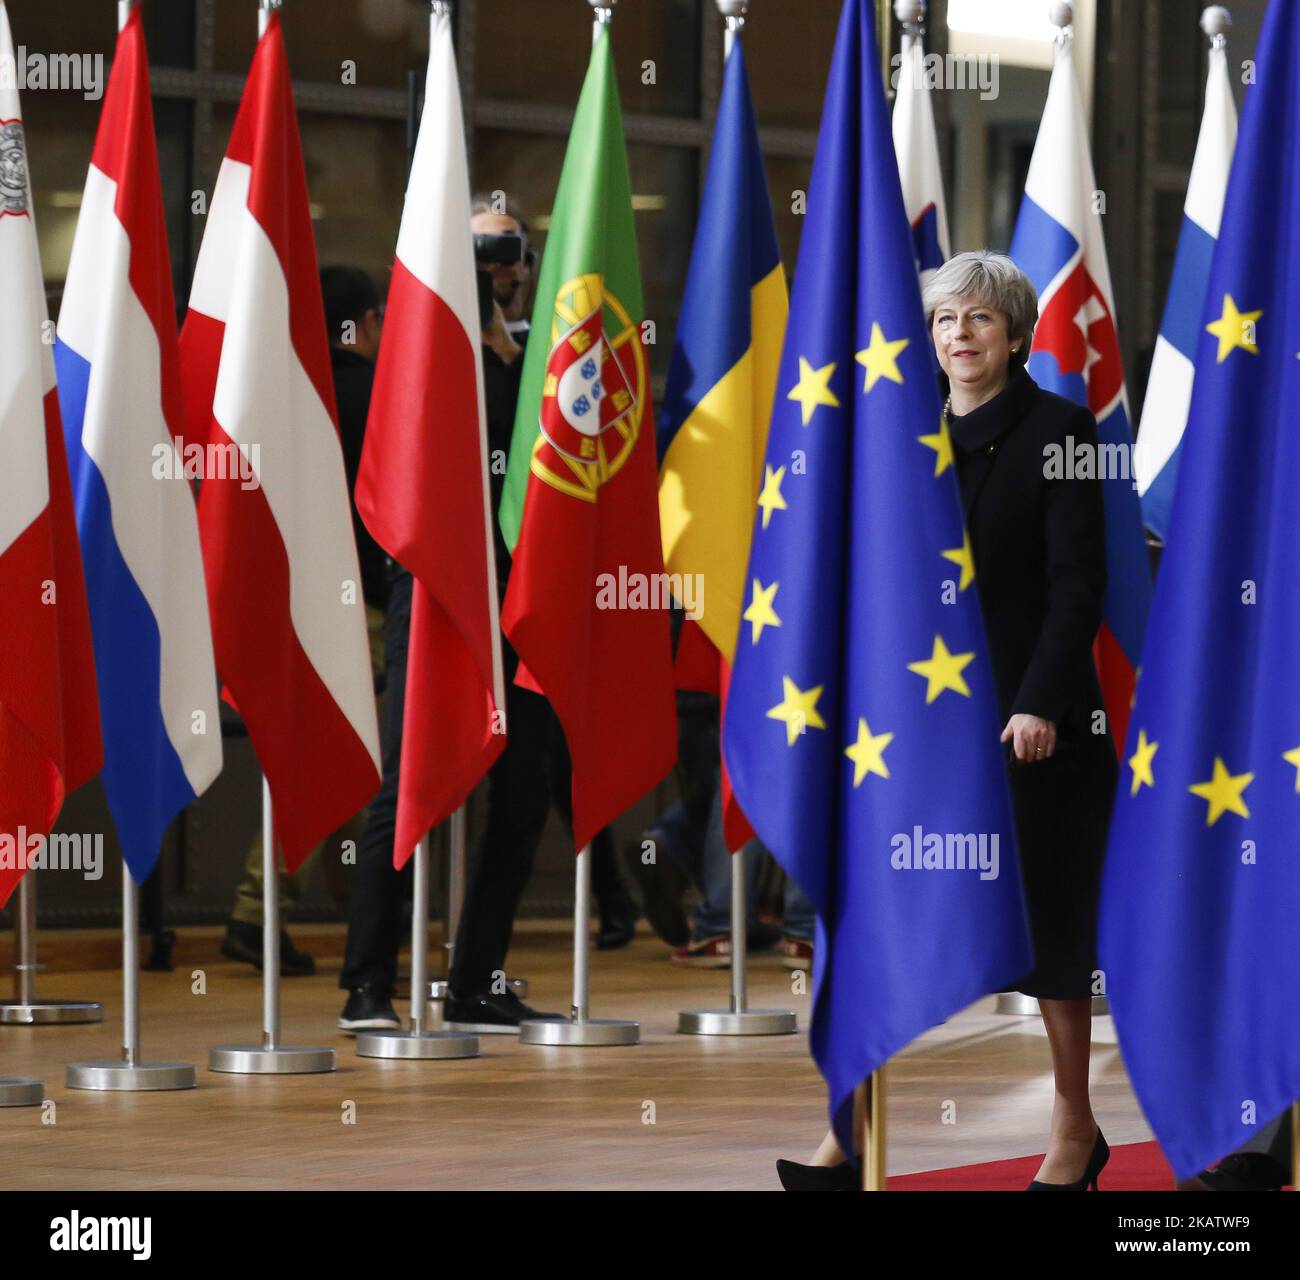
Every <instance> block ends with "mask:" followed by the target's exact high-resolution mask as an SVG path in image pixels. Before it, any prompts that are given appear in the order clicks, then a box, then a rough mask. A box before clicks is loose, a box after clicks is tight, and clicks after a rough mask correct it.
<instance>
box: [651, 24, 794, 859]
mask: <svg viewBox="0 0 1300 1280" xmlns="http://www.w3.org/2000/svg"><path fill="white" fill-rule="evenodd" d="M788 310H789V303H788V299H787V295H786V286H785V272H784V270H783V269H782V266H781V256H780V252H779V250H778V248H777V243H776V227H775V224H774V222H773V219H772V203H771V199H770V197H769V196H768V190H767V179H766V177H765V176H764V173H763V156H762V153H761V151H760V150H759V145H758V129H757V126H756V125H755V122H754V108H753V104H752V102H751V101H750V95H749V78H748V76H747V74H746V72H745V56H744V52H743V47H742V44H741V41H740V39H739V38H737V39H736V41H735V44H734V46H733V47H732V50H731V53H730V54H729V55H728V57H727V68H726V79H725V83H724V87H723V91H722V101H721V103H720V105H719V109H718V122H717V127H716V129H715V131H714V135H713V153H712V159H711V160H710V164H709V176H708V181H707V183H706V185H705V189H704V202H703V206H702V208H701V210H700V222H699V227H698V229H697V230H696V233H695V248H694V251H693V253H692V255H691V268H690V273H689V275H688V276H687V283H686V296H685V299H684V300H683V303H682V313H681V318H680V320H679V322H678V327H677V342H676V345H675V346H674V348H673V357H672V364H671V366H670V367H669V372H668V387H667V390H666V392H665V395H664V404H663V409H662V412H661V415H660V421H659V456H660V472H659V520H660V524H661V526H662V528H663V539H664V563H665V566H666V568H667V570H668V572H669V574H670V575H682V578H683V579H685V578H686V577H688V576H689V577H691V578H692V579H693V580H694V581H695V582H697V583H699V584H700V586H701V587H702V590H697V591H694V592H691V591H685V590H683V591H682V593H681V595H682V596H683V597H685V598H686V600H687V602H691V601H693V602H694V603H695V604H696V606H697V609H696V610H695V612H698V613H699V617H698V618H693V619H692V618H688V621H687V626H688V628H689V627H692V626H698V627H699V628H700V630H702V631H703V633H704V637H706V638H707V642H708V644H709V646H710V649H709V652H711V653H712V654H713V660H714V661H715V662H718V661H720V663H721V673H720V681H719V683H720V685H721V688H722V690H723V696H724V697H725V691H726V686H727V680H728V673H729V672H730V668H731V663H732V660H733V659H734V657H735V651H736V637H737V635H738V633H739V631H740V628H741V626H742V625H743V624H744V622H745V618H746V605H745V596H746V590H747V587H748V585H749V584H748V583H747V581H746V579H745V567H746V565H747V564H748V562H749V543H750V537H751V534H752V532H753V527H754V501H755V499H756V498H758V497H759V494H760V491H761V493H762V494H763V502H764V506H763V516H762V521H763V524H764V526H765V527H766V525H767V523H768V522H769V521H770V519H771V517H772V513H773V512H774V511H776V510H779V509H780V508H781V507H783V506H784V505H785V500H784V498H783V497H782V485H783V483H784V482H785V480H786V475H787V472H788V469H789V468H788V466H786V465H781V466H777V467H775V468H773V467H765V466H764V461H763V455H764V451H765V448H766V445H767V424H768V419H769V418H770V417H771V414H772V401H773V399H774V397H775V394H776V375H777V367H778V366H779V364H780V361H781V340H782V338H783V337H784V335H785V321H786V315H787V312H788ZM670 581H674V582H676V581H678V579H676V578H670ZM699 639H700V638H699V637H698V636H692V635H690V634H689V633H687V634H684V635H683V638H682V646H683V648H686V647H687V646H690V645H692V644H695V643H696V642H698V641H699ZM697 652H698V646H697ZM679 676H680V663H679ZM723 787H724V794H723V825H724V830H725V834H726V837H727V844H728V845H729V847H731V848H732V849H737V848H739V847H740V845H741V844H743V843H744V842H745V840H746V839H748V838H749V837H750V836H751V835H752V834H753V832H752V830H751V829H750V828H749V826H748V823H746V822H745V820H744V817H743V815H742V814H741V813H740V811H739V809H738V808H737V807H736V806H735V804H734V803H732V801H731V795H730V791H731V788H730V783H729V781H728V780H727V779H726V777H725V775H724V782H723Z"/></svg>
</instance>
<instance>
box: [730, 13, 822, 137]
mask: <svg viewBox="0 0 1300 1280" xmlns="http://www.w3.org/2000/svg"><path fill="white" fill-rule="evenodd" d="M755 8H756V9H757V12H756V13H755V14H754V16H753V17H752V18H751V19H750V21H749V23H748V24H747V25H746V27H745V63H746V65H747V67H748V68H749V78H750V82H751V84H752V86H753V95H754V110H755V112H756V113H757V115H758V122H759V124H765V125H776V126H780V127H782V128H799V129H815V128H816V127H817V125H818V124H819V123H820V121H821V114H822V98H823V97H824V96H825V94H826V77H827V76H828V75H829V74H830V67H831V52H832V51H833V49H834V47H835V29H836V27H837V26H838V25H839V18H840V6H839V5H835V4H817V5H811V4H801V5H800V6H799V14H798V19H797V20H794V21H792V19H791V15H790V14H789V13H788V12H786V9H785V6H784V5H782V6H780V8H779V10H778V8H777V6H763V7H759V6H755Z"/></svg>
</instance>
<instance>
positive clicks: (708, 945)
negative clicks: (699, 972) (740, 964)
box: [668, 933, 731, 969]
mask: <svg viewBox="0 0 1300 1280" xmlns="http://www.w3.org/2000/svg"><path fill="white" fill-rule="evenodd" d="M668 958H669V959H670V960H671V961H672V962H673V964H680V965H685V966H687V967H688V968H691V969H730V968H731V935H730V934H727V933H720V934H718V936H717V937H715V938H701V939H700V940H699V942H688V943H687V944H686V945H685V946H684V947H676V948H674V950H673V952H672V954H671V955H670V956H669V957H668Z"/></svg>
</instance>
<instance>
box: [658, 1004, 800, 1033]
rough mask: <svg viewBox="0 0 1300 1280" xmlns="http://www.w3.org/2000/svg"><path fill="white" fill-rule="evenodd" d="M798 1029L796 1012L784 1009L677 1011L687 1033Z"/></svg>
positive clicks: (679, 1023) (680, 1025) (681, 1030)
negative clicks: (739, 1011)
mask: <svg viewBox="0 0 1300 1280" xmlns="http://www.w3.org/2000/svg"><path fill="white" fill-rule="evenodd" d="M798 1029H799V1027H798V1023H797V1021H796V1019H795V1015H794V1014H793V1013H790V1012H787V1011H784V1010H781V1009H746V1010H744V1012H741V1013H738V1012H735V1011H733V1010H731V1009H683V1010H682V1011H681V1013H679V1014H678V1015H677V1032H678V1034H679V1035H683V1036H789V1035H793V1034H794V1033H795V1032H796V1031H797V1030H798Z"/></svg>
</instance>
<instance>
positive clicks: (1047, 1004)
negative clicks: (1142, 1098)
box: [778, 250, 1118, 1191]
mask: <svg viewBox="0 0 1300 1280" xmlns="http://www.w3.org/2000/svg"><path fill="white" fill-rule="evenodd" d="M923 303H924V306H925V315H926V321H927V323H928V325H929V328H930V338H931V341H932V342H933V343H934V350H935V354H936V356H937V357H938V360H939V365H940V367H941V369H942V370H943V373H942V384H943V392H944V395H945V397H946V399H945V401H944V414H945V417H946V419H947V426H948V433H949V435H950V437H951V442H952V459H953V462H954V464H955V467H956V471H957V481H958V486H959V488H960V491H961V500H962V506H963V508H964V511H965V516H966V527H967V531H968V533H969V535H970V543H971V548H972V551H973V553H974V562H975V586H976V589H977V590H978V592H979V597H980V605H981V608H982V612H983V614H984V624H985V630H986V632H987V634H988V642H989V654H990V657H991V658H992V663H993V675H994V681H995V683H996V685H997V694H998V703H999V708H1000V711H1001V717H1002V720H1003V723H1004V725H1005V727H1004V728H1003V730H1002V742H1003V743H1004V744H1005V747H1006V751H1007V765H1008V769H1009V771H1010V782H1011V797H1012V807H1013V810H1014V815H1015V823H1016V836H1017V846H1018V850H1019V854H1020V870H1021V875H1022V877H1023V880H1024V887H1025V900H1026V903H1027V905H1028V908H1029V924H1030V932H1031V934H1032V937H1033V944H1034V958H1035V966H1034V969H1033V971H1032V972H1031V973H1028V974H1026V975H1025V976H1024V977H1023V978H1021V979H1020V981H1019V982H1018V983H1017V984H1016V987H1017V989H1018V990H1020V991H1021V992H1023V993H1024V994H1026V995H1030V996H1035V997H1037V999H1038V1001H1039V1006H1040V1008H1041V1009H1042V1013H1043V1022H1044V1024H1045V1025H1046V1028H1047V1037H1048V1040H1049V1042H1050V1045H1051V1052H1052V1068H1053V1072H1054V1075H1055V1083H1056V1096H1055V1102H1054V1105H1053V1108H1052V1127H1051V1138H1050V1141H1049V1143H1048V1148H1047V1154H1046V1155H1045V1156H1044V1157H1043V1162H1042V1164H1041V1166H1040V1167H1039V1169H1038V1176H1037V1177H1036V1178H1035V1180H1034V1181H1033V1182H1032V1183H1031V1184H1030V1187H1029V1189H1030V1190H1032V1191H1067V1190H1073V1191H1082V1190H1084V1189H1086V1188H1087V1187H1089V1186H1092V1187H1094V1188H1095V1187H1096V1185H1097V1175H1098V1174H1099V1173H1100V1172H1101V1170H1102V1168H1103V1167H1104V1165H1105V1164H1106V1160H1107V1158H1108V1156H1109V1148H1108V1147H1107V1145H1106V1140H1105V1138H1103V1137H1102V1135H1101V1130H1100V1129H1099V1128H1098V1126H1097V1122H1096V1120H1095V1119H1094V1117H1093V1114H1092V1106H1091V1103H1090V1101H1089V1097H1088V1058H1089V1051H1090V1047H1091V1038H1092V996H1093V995H1094V994H1101V993H1102V992H1104V990H1105V984H1104V982H1102V981H1101V980H1100V979H1101V974H1100V971H1099V970H1098V968H1097V954H1096V921H1097V897H1098V892H1099V889H1100V880H1101V863H1102V856H1103V853H1104V850H1105V844H1106V827H1107V823H1108V820H1109V816H1110V804H1111V799H1112V795H1113V793H1114V789H1115V782H1116V779H1117V777H1118V764H1117V761H1116V756H1115V747H1114V743H1113V741H1112V739H1111V736H1110V732H1109V728H1108V726H1107V723H1106V716H1105V713H1104V711H1103V709H1102V698H1101V687H1100V685H1099V683H1098V680H1097V672H1096V669H1095V667H1094V666H1093V660H1092V646H1093V641H1094V640H1095V639H1096V637H1097V632H1098V628H1099V627H1100V624H1101V607H1102V595H1103V593H1104V592H1105V589H1106V519H1105V512H1104V509H1103V506H1102V487H1101V482H1100V480H1097V479H1091V478H1089V479H1074V478H1070V479H1063V478H1060V473H1059V468H1054V467H1051V466H1049V465H1048V459H1049V458H1052V457H1054V456H1061V455H1059V454H1058V453H1057V451H1058V450H1064V452H1065V453H1066V454H1071V455H1074V456H1077V454H1078V451H1079V450H1080V449H1091V450H1093V451H1094V452H1095V451H1096V450H1097V449H1098V441H1097V424H1096V421H1095V420H1094V418H1093V416H1092V414H1091V413H1089V412H1088V410H1087V409H1085V408H1083V407H1081V406H1080V405H1077V404H1074V403H1073V402H1071V401H1069V400H1066V399H1064V398H1063V397H1061V396H1057V395H1053V394H1052V393H1051V392H1048V391H1044V390H1042V389H1041V388H1040V387H1039V386H1038V385H1037V383H1035V382H1034V380H1033V378H1031V377H1030V376H1029V371H1028V368H1027V367H1026V366H1027V364H1028V360H1029V352H1030V346H1031V344H1032V342H1033V336H1034V325H1035V324H1036V323H1037V321H1038V296H1037V293H1036V291H1035V289H1034V286H1033V284H1032V283H1031V282H1030V281H1029V279H1028V278H1027V277H1026V276H1025V274H1024V272H1022V271H1021V270H1020V268H1019V267H1017V266H1016V264H1015V263H1014V262H1012V261H1011V259H1010V258H1008V257H1006V256H1005V255H1003V254H1000V253H991V252H989V251H987V250H980V251H978V252H975V253H960V254H958V255H957V256H956V257H954V258H953V259H951V260H950V261H949V262H947V263H946V264H945V265H944V266H942V267H940V268H939V270H938V271H936V272H935V274H934V276H933V277H932V278H931V280H930V282H929V283H928V284H927V285H926V287H925V291H924V296H923ZM941 456H942V455H941ZM1084 470H1085V474H1086V475H1088V476H1089V477H1092V476H1097V475H1100V474H1101V473H1100V471H1099V470H1098V469H1096V468H1095V467H1094V468H1092V469H1084ZM778 1168H779V1171H780V1174H781V1181H782V1183H783V1184H784V1185H785V1186H786V1187H787V1188H791V1189H794V1188H799V1189H808V1190H813V1189H823V1188H824V1189H827V1190H830V1189H835V1188H838V1187H847V1186H851V1185H853V1184H854V1183H855V1182H856V1177H855V1175H854V1174H853V1172H852V1169H851V1167H850V1166H849V1164H848V1162H846V1161H845V1160H844V1156H843V1153H842V1152H841V1151H840V1149H839V1147H838V1146H837V1145H836V1143H835V1140H834V1137H833V1135H828V1137H827V1139H826V1140H825V1141H824V1142H823V1143H822V1146H821V1148H820V1149H819V1150H818V1152H817V1155H816V1156H815V1157H814V1160H813V1165H811V1166H809V1165H797V1164H793V1163H792V1162H789V1161H779V1162H778Z"/></svg>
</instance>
